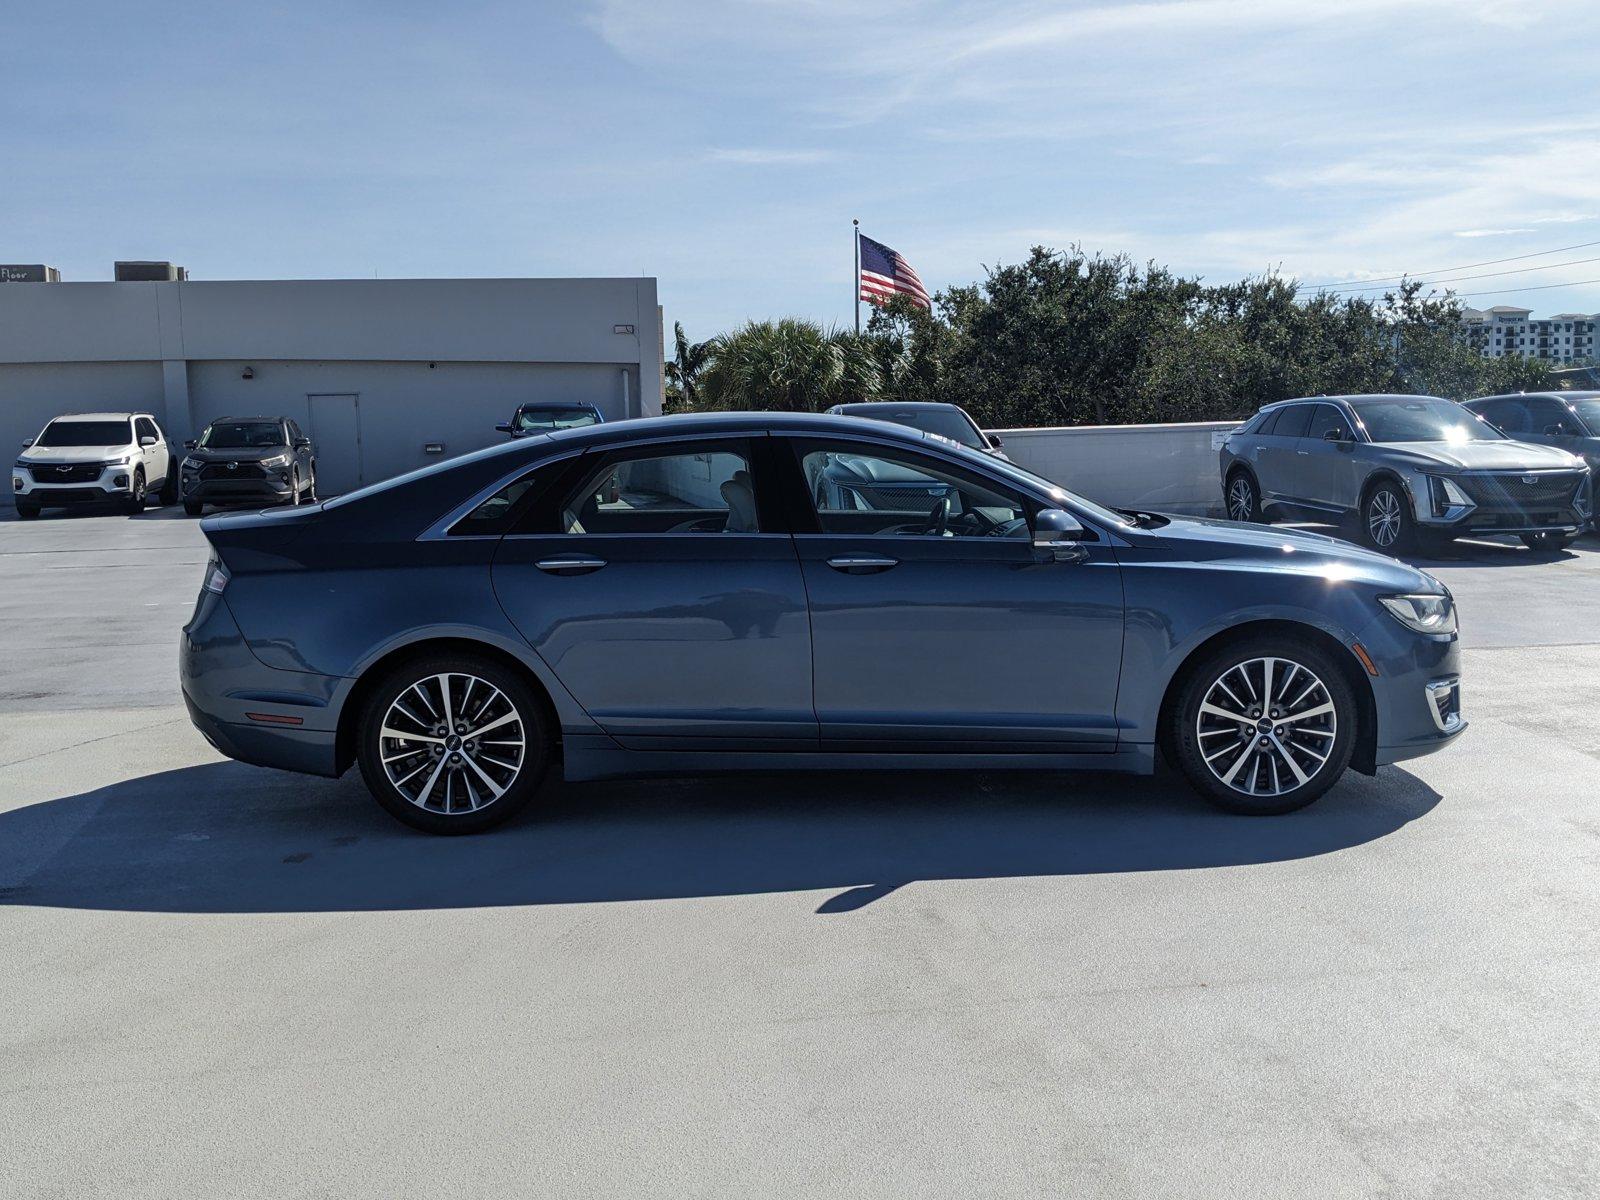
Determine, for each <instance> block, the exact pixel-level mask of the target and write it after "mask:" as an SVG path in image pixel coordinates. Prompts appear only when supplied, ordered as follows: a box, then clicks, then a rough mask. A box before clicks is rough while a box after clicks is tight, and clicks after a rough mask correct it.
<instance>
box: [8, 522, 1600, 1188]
mask: <svg viewBox="0 0 1600 1200" xmlns="http://www.w3.org/2000/svg"><path fill="white" fill-rule="evenodd" d="M205 560H206V549H205V544H204V539H203V537H202V536H201V534H200V531H199V527H198V523H197V522H194V521H190V520H186V519H184V518H183V517H181V516H179V515H177V514H176V512H175V510H171V509H168V510H155V511H152V512H149V513H146V514H144V515H142V516H140V517H131V518H130V517H126V516H103V515H89V514H84V515H77V516H72V517H67V518H57V519H51V518H46V519H43V520H40V521H37V522H31V523H26V524H24V523H19V522H16V521H14V520H11V519H10V514H9V512H7V513H6V514H5V519H4V520H3V521H0V578H3V580H4V586H3V587H0V662H3V663H4V664H5V666H4V679H5V686H4V688H3V689H0V966H3V969H0V1012H3V1013H4V1014H5V1018H6V1019H5V1022H4V1025H3V1027H0V1062H3V1064H4V1071H3V1073H0V1130H4V1134H3V1135H0V1179H4V1181H5V1183H4V1186H3V1189H0V1190H3V1191H4V1193H5V1194H6V1195H8V1196H75V1197H76V1196H90V1195H111V1196H119V1197H134V1196H149V1197H158V1196H159V1197H170V1196H177V1195H210V1196H275V1197H276V1196H286V1195H338V1196H397V1195H429V1196H483V1195H519V1196H625V1195H643V1194H651V1195H667V1196H677V1195H705V1196H741V1197H748V1196H767V1195H806V1196H861V1195H880V1196H930V1195H951V1196H970V1195H994V1196H1029V1195H1107V1196H1139V1197H1149V1196H1174V1197H1179V1196H1182V1197H1191V1196H1206V1195H1228V1196H1260V1197H1285V1196H1307V1197H1312V1196H1314V1197H1333V1196H1374V1195H1384V1196H1438V1197H1458V1196H1463V1195H1485V1196H1487V1195H1493V1196H1539V1197H1551V1196H1568V1195H1570V1196H1580V1195H1584V1196H1591V1195H1593V1194H1595V1190H1596V1179H1597V1178H1600V1039H1597V1038H1596V1036H1595V1031H1596V1030H1597V1029H1600V988H1597V986H1596V980H1597V979H1600V922H1597V921H1596V920H1595V915H1596V913H1597V911H1600V812H1597V808H1596V791H1597V789H1596V783H1597V782H1600V763H1597V759H1600V750H1597V749H1596V746H1597V743H1596V739H1595V737H1594V713H1595V712H1596V710H1597V707H1600V706H1597V701H1600V684H1597V679H1600V541H1596V540H1595V539H1594V538H1592V537H1591V538H1589V539H1586V540H1584V541H1582V542H1580V543H1578V544H1577V545H1576V546H1575V547H1573V549H1572V550H1570V551H1568V552H1565V553H1561V554H1554V555H1537V554H1533V553H1530V552H1528V551H1525V550H1524V549H1523V548H1522V547H1521V546H1520V545H1490V544H1480V545H1473V546H1471V547H1468V548H1465V549H1464V550H1463V553H1462V555H1461V556H1460V557H1459V558H1453V559H1450V560H1445V561H1440V562H1437V563H1433V562H1430V563H1427V564H1424V565H1426V566H1427V567H1428V569H1430V570H1433V571H1434V572H1435V573H1436V574H1437V575H1438V576H1439V577H1440V578H1441V579H1443V580H1444V581H1445V582H1447V583H1448V584H1449V585H1450V587H1451V588H1452V589H1453V590H1454V591H1455V593H1456V595H1457V598H1458V601H1459V604H1460V609H1461V620H1462V625H1463V635H1462V636H1463V643H1464V646H1465V647H1466V651H1465V683H1466V687H1465V697H1466V699H1465V707H1466V712H1467V715H1468V717H1469V718H1470V720H1471V722H1472V728H1471V730H1469V731H1468V733H1467V734H1466V735H1465V736H1464V737H1463V738H1462V739H1461V741H1460V742H1459V743H1458V744H1457V745H1456V746H1455V747H1454V748H1452V749H1451V750H1450V751H1448V752H1446V753H1442V754H1439V755H1435V756H1433V757H1430V758H1426V759H1422V760H1418V761H1416V762H1413V763H1408V764H1405V765H1404V766H1403V767H1400V768H1385V769H1384V770H1382V771H1381V772H1380V773H1379V775H1378V776H1377V778H1375V779H1368V778H1365V777H1362V776H1359V775H1355V774H1351V775H1349V776H1347V777H1346V779H1345V780H1344V781H1343V782H1342V783H1341V784H1340V785H1339V786H1338V787H1336V788H1335V789H1334V790H1333V791H1332V792H1330V793H1329V794H1328V796H1327V797H1325V798H1324V799H1323V800H1322V801H1320V802H1319V803H1317V804H1316V805H1314V806H1312V807H1311V808H1309V809H1306V810H1304V811H1301V812H1298V813H1295V814H1292V815H1290V816H1288V817H1281V818H1269V819H1248V818H1238V817H1230V816H1226V815H1223V814H1221V813H1218V812H1215V811H1213V810H1211V809H1210V808H1208V807H1207V806H1205V805H1204V804H1203V803H1202V802H1200V801H1199V800H1198V799H1197V798H1195V797H1194V796H1193V795H1192V794H1190V793H1189V792H1188V791H1187V789H1186V788H1185V786H1184V785H1183V784H1182V782H1181V781H1180V780H1179V779H1178V778H1176V777H1175V776H1170V775H1165V776H1159V777H1157V778H1155V779H1125V778H1117V777H1105V778H1100V777H1094V776H1067V775H1038V776H1029V775H1001V774H992V775H961V774H937V773H924V774H916V775H896V776H853V775H843V774H836V775H818V776H814V777H796V776H785V777H766V776H763V777H754V778H722V779H716V780H705V779H701V780H670V781H652V782H643V783H641V782H619V783H604V784H585V785H580V786H564V785H552V786H551V787H550V788H549V789H548V791H547V795H546V798H545V803H544V804H543V806H542V807H541V808H540V810H539V811H537V812H532V813H529V814H526V815H524V816H523V817H522V818H519V819H518V820H517V821H516V822H515V823H514V824H513V825H511V826H510V827H508V828H506V829H504V830H502V831H499V832H497V833H494V834H491V835H487V836H483V837H475V838H459V839H434V838H428V837H425V836H422V835H418V834H415V833H412V832H411V831H409V830H407V829H405V828H403V827H402V826H400V825H398V824H397V823H395V822H394V821H392V820H391V819H390V818H389V817H387V816H385V815H384V814H383V813H382V812H381V811H380V810H379V809H378V807H377V806H376V805H375V804H374V803H373V802H372V801H371V800H370V799H369V798H368V797H367V795H366V793H365V791H364V789H363V788H362V785H361V783H360V780H359V778H358V777H357V776H356V774H355V773H354V772H352V773H351V774H350V775H349V776H347V777H346V778H345V779H343V780H339V781H330V780H318V779H310V778H303V777H298V776H291V775H285V774H280V773H275V772H271V771H265V770H259V769H255V768H251V767H246V766H242V765H239V764H235V763H231V762H228V761H225V760H223V759H221V758H220V757H219V756H218V755H217V754H216V753H215V752H214V751H212V750H211V749H210V748H209V747H208V746H207V745H206V744H205V743H204V742H203V741H202V740H201V738H200V736H199V735H198V734H197V733H196V732H195V731H194V730H193V729H192V728H191V727H190V725H189V722H188V719H187V717H186V716H185V715H184V712H183V709H182V706H181V702H180V700H179V697H178V693H177V680H176V643H177V637H178V630H179V628H180V626H181V625H182V624H183V622H184V621H185V620H186V619H187V617H188V613H189V611H190V608H191V606H192V603H193V599H194V595H195V592H196V590H197V588H198V586H199V582H200V577H201V574H202V571H203V568H204V563H205ZM310 602H311V601H310V600H309V599H308V603H310Z"/></svg>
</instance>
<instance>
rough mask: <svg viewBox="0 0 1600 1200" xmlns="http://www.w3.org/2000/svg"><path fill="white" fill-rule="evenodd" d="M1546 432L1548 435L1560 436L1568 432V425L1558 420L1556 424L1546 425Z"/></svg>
mask: <svg viewBox="0 0 1600 1200" xmlns="http://www.w3.org/2000/svg"><path fill="white" fill-rule="evenodd" d="M1544 432H1545V436H1546V437H1560V436H1561V435H1562V434H1564V433H1566V432H1567V427H1566V426H1565V425H1563V424H1562V423H1561V422H1560V421H1557V422H1556V423H1555V424H1554V425H1546V426H1545V427H1544Z"/></svg>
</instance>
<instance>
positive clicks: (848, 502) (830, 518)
mask: <svg viewBox="0 0 1600 1200" xmlns="http://www.w3.org/2000/svg"><path fill="white" fill-rule="evenodd" d="M799 449H800V452H801V459H800V466H801V470H802V472H803V473H804V475H805V479H806V489H807V491H808V492H809V493H810V495H811V503H812V507H813V508H814V509H815V510H816V513H817V519H818V521H819V522H820V524H821V526H822V531H823V532H824V533H835V534H854V535H859V536H894V537H901V536H933V537H951V538H955V537H1005V538H1026V537H1027V536H1028V521H1027V515H1028V514H1027V509H1026V507H1025V506H1024V504H1023V501H1022V498H1021V496H1019V495H1017V494H1016V493H1014V492H1010V491H1007V490H1004V489H1002V488H999V487H996V486H995V485H993V484H990V483H987V482H985V481H980V480H978V479H974V478H972V477H971V476H968V475H966V474H965V473H964V472H961V471H956V470H953V469H951V468H949V467H946V466H945V465H943V464H941V463H938V462H935V461H933V460H930V459H926V458H922V457H920V456H918V455H912V454H900V453H898V452H896V451H893V450H888V449H882V448H878V447H871V446H866V445H860V446H852V445H849V444H847V443H840V444H835V445H833V446H828V445H826V444H823V443H804V444H802V445H801V446H800V447H799Z"/></svg>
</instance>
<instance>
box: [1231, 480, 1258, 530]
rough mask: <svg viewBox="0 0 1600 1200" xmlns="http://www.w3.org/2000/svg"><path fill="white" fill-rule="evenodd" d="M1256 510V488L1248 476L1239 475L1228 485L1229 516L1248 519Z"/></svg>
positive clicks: (1236, 518)
mask: <svg viewBox="0 0 1600 1200" xmlns="http://www.w3.org/2000/svg"><path fill="white" fill-rule="evenodd" d="M1255 510H1256V493H1255V489H1254V488H1253V487H1251V486H1250V480H1249V477H1248V476H1245V475H1237V476H1235V477H1234V480H1233V482H1232V483H1231V484H1229V485H1228V516H1229V517H1231V518H1232V519H1233V520H1235V521H1248V520H1249V519H1250V518H1251V517H1252V516H1253V515H1254V514H1255Z"/></svg>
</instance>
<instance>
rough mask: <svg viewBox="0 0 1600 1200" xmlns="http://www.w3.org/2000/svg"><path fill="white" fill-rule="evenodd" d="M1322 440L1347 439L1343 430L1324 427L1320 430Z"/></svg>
mask: <svg viewBox="0 0 1600 1200" xmlns="http://www.w3.org/2000/svg"><path fill="white" fill-rule="evenodd" d="M1322 440H1323V441H1325V442H1343V441H1348V440H1349V439H1347V438H1346V437H1345V436H1344V430H1342V429H1337V428H1336V429H1324V430H1323V431H1322Z"/></svg>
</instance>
